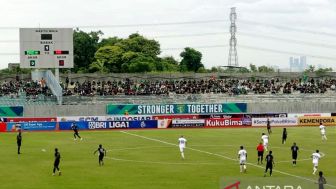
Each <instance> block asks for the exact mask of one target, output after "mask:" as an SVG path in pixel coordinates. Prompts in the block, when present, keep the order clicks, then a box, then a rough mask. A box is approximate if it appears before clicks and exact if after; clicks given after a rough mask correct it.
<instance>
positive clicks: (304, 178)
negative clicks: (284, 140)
mask: <svg viewBox="0 0 336 189" xmlns="http://www.w3.org/2000/svg"><path fill="white" fill-rule="evenodd" d="M120 132H121V133H124V134H127V135H132V136H135V137H139V138H143V139H147V140H151V141H156V142H160V143H163V144H167V145H172V146H178V145H177V144H173V143H170V142H166V141H163V140H159V139H155V138H149V137H145V136H142V135H137V134H134V133H129V132H126V131H120ZM187 149H189V150H193V151H196V152H201V153H205V154H209V155H213V156H217V157H222V158H225V159H228V160H231V161H237V159H233V158H230V157H227V156H224V155H220V154H216V153H212V152H208V151H204V150H199V149H196V148H190V147H187ZM247 164H248V165H251V166H254V167H258V168H261V169H264V167H262V166H259V165H255V164H252V163H247ZM273 171H274V172H278V173H280V174H283V175H287V176H291V177H295V178H299V179H302V180H307V181H310V182H314V183H315V182H316V181H315V180H312V179H309V178H306V177H301V176H298V175H293V174H290V173H286V172H283V171H279V170H273ZM326 185H328V186H330V187H332V188H336V186H335V185H331V184H326Z"/></svg>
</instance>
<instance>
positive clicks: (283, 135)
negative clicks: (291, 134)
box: [282, 128, 287, 144]
mask: <svg viewBox="0 0 336 189" xmlns="http://www.w3.org/2000/svg"><path fill="white" fill-rule="evenodd" d="M286 140H287V129H286V128H283V131H282V144H285V143H286Z"/></svg>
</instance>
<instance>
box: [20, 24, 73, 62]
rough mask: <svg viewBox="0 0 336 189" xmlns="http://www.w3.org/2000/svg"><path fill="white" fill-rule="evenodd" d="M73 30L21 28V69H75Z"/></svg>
mask: <svg viewBox="0 0 336 189" xmlns="http://www.w3.org/2000/svg"><path fill="white" fill-rule="evenodd" d="M73 64H74V63H73V30H72V28H20V67H21V68H73Z"/></svg>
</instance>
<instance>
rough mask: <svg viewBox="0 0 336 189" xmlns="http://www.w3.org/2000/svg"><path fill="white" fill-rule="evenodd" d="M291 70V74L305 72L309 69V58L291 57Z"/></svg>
mask: <svg viewBox="0 0 336 189" xmlns="http://www.w3.org/2000/svg"><path fill="white" fill-rule="evenodd" d="M289 68H290V71H291V72H303V71H304V70H305V69H306V68H308V64H307V57H306V56H300V57H289Z"/></svg>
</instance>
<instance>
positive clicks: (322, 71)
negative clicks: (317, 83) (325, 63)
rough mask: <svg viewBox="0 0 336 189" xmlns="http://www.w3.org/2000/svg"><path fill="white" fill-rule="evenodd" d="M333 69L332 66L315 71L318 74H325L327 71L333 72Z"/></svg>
mask: <svg viewBox="0 0 336 189" xmlns="http://www.w3.org/2000/svg"><path fill="white" fill-rule="evenodd" d="M332 71H333V69H332V68H319V69H317V70H316V71H315V73H316V75H318V76H323V75H325V74H326V73H327V72H332Z"/></svg>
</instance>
